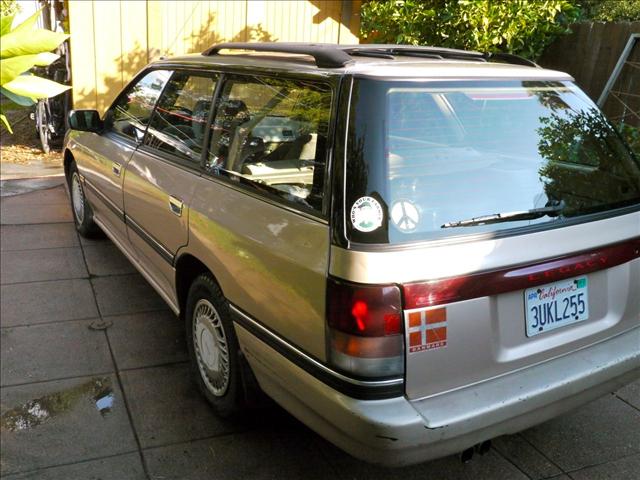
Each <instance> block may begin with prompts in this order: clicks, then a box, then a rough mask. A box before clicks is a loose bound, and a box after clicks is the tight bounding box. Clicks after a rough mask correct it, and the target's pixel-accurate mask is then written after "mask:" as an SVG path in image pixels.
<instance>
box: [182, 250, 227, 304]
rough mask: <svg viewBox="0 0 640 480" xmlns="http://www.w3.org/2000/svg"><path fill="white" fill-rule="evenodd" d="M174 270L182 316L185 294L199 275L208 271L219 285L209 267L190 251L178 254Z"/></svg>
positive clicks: (185, 300) (185, 302)
mask: <svg viewBox="0 0 640 480" xmlns="http://www.w3.org/2000/svg"><path fill="white" fill-rule="evenodd" d="M175 270H176V276H175V288H176V297H177V300H178V308H179V309H180V316H181V317H184V312H185V310H186V305H187V296H188V295H189V287H190V286H191V284H192V283H193V281H194V280H195V279H196V278H197V277H198V276H199V275H202V274H203V273H208V274H209V275H211V277H212V278H213V280H214V281H215V282H216V283H217V284H218V286H220V283H219V282H218V280H217V279H216V276H215V275H214V274H213V272H212V271H211V269H210V268H209V267H208V266H207V265H205V263H204V262H202V261H201V260H200V259H198V258H197V257H195V256H194V255H192V254H190V253H183V254H182V255H180V257H179V258H178V259H177V260H176V266H175Z"/></svg>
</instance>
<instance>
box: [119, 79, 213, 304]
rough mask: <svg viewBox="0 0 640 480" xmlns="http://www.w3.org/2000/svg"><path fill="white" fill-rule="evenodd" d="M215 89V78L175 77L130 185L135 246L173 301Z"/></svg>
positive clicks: (136, 157) (134, 160)
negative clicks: (175, 263) (176, 264)
mask: <svg viewBox="0 0 640 480" xmlns="http://www.w3.org/2000/svg"><path fill="white" fill-rule="evenodd" d="M215 85H216V75H215V74H213V73H206V72H205V73H202V72H200V73H198V72H187V71H176V72H174V73H173V75H172V76H171V79H170V80H169V82H168V83H167V86H166V87H165V89H164V92H163V94H162V96H161V98H160V100H159V101H158V105H157V107H156V109H155V111H154V113H153V115H152V117H151V120H150V122H149V126H148V129H147V132H146V135H145V136H144V140H143V142H142V144H141V145H140V147H139V148H138V150H136V151H135V153H134V154H133V156H132V157H131V160H130V161H129V164H128V165H127V171H126V175H125V179H124V210H125V214H126V219H127V233H128V236H129V240H130V242H131V244H132V246H133V248H134V250H135V252H136V254H137V255H138V257H139V259H140V260H141V263H142V265H143V268H146V269H148V273H149V274H151V276H152V277H153V278H154V279H156V281H157V282H158V287H160V288H161V290H163V291H164V292H165V293H166V294H167V295H168V296H169V297H170V298H172V297H173V296H174V293H173V288H172V285H173V280H174V278H173V277H174V273H173V260H174V257H175V255H176V252H177V251H178V249H179V248H180V247H181V246H184V245H186V244H187V241H188V236H189V228H188V225H189V202H190V201H191V197H192V195H193V190H194V187H195V184H196V182H195V178H197V177H198V176H199V175H200V158H201V153H202V144H203V140H204V133H205V131H206V128H205V126H206V122H207V120H208V117H209V111H210V109H211V103H212V100H213V95H214V89H215Z"/></svg>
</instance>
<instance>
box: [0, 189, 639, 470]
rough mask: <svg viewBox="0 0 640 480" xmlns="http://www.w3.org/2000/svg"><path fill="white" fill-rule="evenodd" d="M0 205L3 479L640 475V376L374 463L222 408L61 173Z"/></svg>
mask: <svg viewBox="0 0 640 480" xmlns="http://www.w3.org/2000/svg"><path fill="white" fill-rule="evenodd" d="M3 187H4V186H3ZM1 220H2V229H1V237H2V238H1V249H2V256H1V269H0V279H1V283H2V285H1V289H2V292H1V316H0V327H1V350H0V351H1V360H2V362H1V366H2V368H1V379H0V380H1V385H2V390H1V407H2V408H1V410H2V413H1V415H2V417H1V427H2V430H1V433H2V439H1V440H2V456H1V472H0V475H1V476H2V478H6V479H7V480H9V479H36V478H37V479H46V480H53V479H65V480H67V479H83V480H84V479H98V478H99V479H103V480H127V479H218V478H228V479H254V478H274V479H288V478H301V479H314V478H324V479H345V480H346V479H367V480H369V479H377V478H394V479H402V480H406V479H413V478H416V479H417V478H420V479H423V480H425V479H443V478H447V479H477V480H479V479H490V480H499V479H514V480H518V479H527V478H529V479H542V478H558V479H568V478H572V479H576V480H578V479H604V478H608V479H616V480H621V479H634V480H635V479H637V478H640V474H639V473H638V472H640V382H636V383H634V384H632V385H630V386H628V387H626V388H624V389H622V390H620V391H619V392H617V393H615V394H612V395H608V396H606V397H604V398H602V399H600V400H598V401H596V402H594V403H592V404H590V405H587V406H585V407H583V408H582V409H580V410H578V411H576V412H574V413H572V414H568V415H564V416H562V417H560V418H557V419H555V420H553V421H550V422H547V423H545V424H543V425H540V426H539V427H536V428H533V429H530V430H527V431H525V432H523V433H521V434H519V435H514V436H509V437H502V438H499V439H496V440H494V442H493V445H494V447H493V448H492V449H491V451H490V452H489V453H488V454H486V455H484V456H482V457H480V456H476V457H474V459H473V460H472V461H471V462H470V463H468V464H462V463H461V462H460V460H459V459H458V458H457V457H449V458H444V459H441V460H438V461H434V462H430V463H426V464H423V465H419V466H415V467H409V468H404V469H398V470H386V469H381V468H378V467H374V466H370V465H367V464H364V463H362V462H359V461H357V460H354V459H352V458H351V457H349V456H348V455H346V454H344V453H342V452H341V451H340V450H338V449H337V448H335V447H333V446H332V445H330V444H328V443H327V442H326V441H324V440H323V439H321V438H320V437H318V436H317V435H316V434H314V433H313V432H311V431H310V430H308V429H307V428H306V427H304V426H303V425H302V424H300V423H299V422H297V421H296V420H295V419H293V418H292V417H291V416H290V415H288V414H287V413H286V412H284V411H282V410H281V409H280V408H278V407H276V406H269V407H266V408H264V409H261V410H259V411H255V412H252V413H250V414H248V415H247V416H246V418H243V419H242V420H241V421H238V422H235V423H233V422H227V421H221V420H220V419H218V418H216V417H215V416H214V415H213V414H212V413H211V411H210V409H209V408H208V407H207V404H206V403H205V401H204V400H203V399H202V397H201V396H200V394H199V393H198V392H197V391H196V389H195V388H194V386H193V384H192V383H191V380H190V378H189V374H188V364H187V363H186V359H187V354H186V350H185V343H184V340H183V332H182V326H181V324H180V323H179V322H178V321H177V319H176V318H175V317H174V315H173V314H172V313H171V312H170V311H169V310H168V309H167V307H166V306H165V305H164V304H163V302H162V301H161V300H160V298H159V297H158V296H157V295H156V294H155V293H154V291H153V290H152V289H151V287H149V285H148V284H147V283H146V282H145V281H144V280H143V279H142V277H141V276H140V275H139V274H137V273H136V272H135V271H134V268H133V267H132V266H131V265H130V264H129V262H128V261H127V260H126V259H125V258H124V257H123V256H122V255H121V254H120V253H119V252H118V251H117V250H116V248H115V247H114V246H113V245H112V244H111V243H110V242H109V241H108V240H106V239H98V240H91V241H86V240H84V239H80V238H79V237H78V235H77V234H76V232H75V230H74V227H73V223H72V217H71V212H70V209H69V207H68V201H67V198H66V194H65V191H64V189H63V188H62V187H57V188H50V189H46V190H38V191H35V192H31V193H25V194H21V195H15V196H11V197H4V198H3V199H2V200H1Z"/></svg>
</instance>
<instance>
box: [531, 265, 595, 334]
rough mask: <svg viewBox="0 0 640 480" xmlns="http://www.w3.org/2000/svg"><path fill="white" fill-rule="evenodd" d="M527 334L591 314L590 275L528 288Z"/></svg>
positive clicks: (580, 319) (564, 324) (558, 325)
mask: <svg viewBox="0 0 640 480" xmlns="http://www.w3.org/2000/svg"><path fill="white" fill-rule="evenodd" d="M524 300H525V306H526V327H527V337H533V336H534V335H539V334H541V333H544V332H548V331H550V330H555V329H556V328H560V327H564V326H566V325H571V324H572V323H577V322H582V321H584V320H587V319H588V318H589V289H588V287H587V277H577V278H571V279H568V280H562V281H561V282H554V283H549V284H547V285H541V286H539V287H533V288H529V289H527V290H525V292H524Z"/></svg>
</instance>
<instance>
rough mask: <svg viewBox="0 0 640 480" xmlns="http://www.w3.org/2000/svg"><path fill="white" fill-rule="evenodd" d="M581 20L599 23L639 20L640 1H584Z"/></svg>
mask: <svg viewBox="0 0 640 480" xmlns="http://www.w3.org/2000/svg"><path fill="white" fill-rule="evenodd" d="M581 6H582V19H583V20H594V21H600V22H625V21H628V22H633V21H638V20H640V0H584V1H582V2H581Z"/></svg>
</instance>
